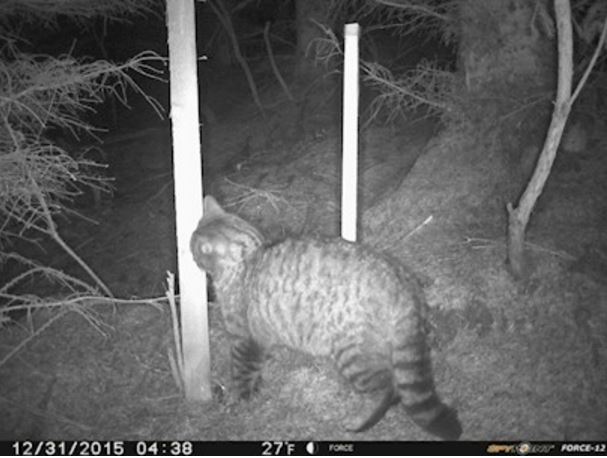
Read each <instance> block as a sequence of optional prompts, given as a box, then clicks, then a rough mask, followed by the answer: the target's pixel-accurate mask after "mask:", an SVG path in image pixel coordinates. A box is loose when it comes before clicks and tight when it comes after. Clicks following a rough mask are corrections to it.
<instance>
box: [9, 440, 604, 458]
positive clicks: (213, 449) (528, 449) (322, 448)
mask: <svg viewBox="0 0 607 458" xmlns="http://www.w3.org/2000/svg"><path fill="white" fill-rule="evenodd" d="M0 454H1V455H5V456H208V455H216V456H217V455H219V456H227V455H245V456H252V455H253V456H314V455H318V456H333V455H342V456H343V455H351V456H361V455H367V456H368V455H375V456H397V455H399V456H404V455H494V456H499V455H519V456H520V455H599V456H600V455H607V441H606V442H526V441H520V442H501V441H495V442H471V441H468V442H466V441H457V442H397V441H387V442H372V441H364V442H363V441H360V442H348V441H344V442H340V441H225V442H221V441H220V442H215V441H213V442H210V441H208V442H207V441H27V440H25V441H3V442H0Z"/></svg>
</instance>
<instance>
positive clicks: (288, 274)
mask: <svg viewBox="0 0 607 458" xmlns="http://www.w3.org/2000/svg"><path fill="white" fill-rule="evenodd" d="M190 248H191V250H192V254H193V256H194V259H195V260H196V262H197V264H198V266H199V267H200V268H201V269H203V270H205V271H207V272H208V273H209V274H210V275H211V277H212V278H213V282H214V285H215V289H216V292H217V297H218V299H219V301H220V303H221V308H222V313H223V316H224V321H225V325H226V329H227V331H228V333H229V334H230V335H231V337H232V353H231V354H232V376H233V380H234V385H235V387H236V390H237V391H238V393H239V394H240V395H241V396H242V397H248V396H250V394H251V393H252V392H253V391H255V389H256V387H257V385H258V383H259V379H260V378H259V374H260V371H261V367H262V365H263V361H264V359H265V355H266V352H267V351H268V350H269V349H270V348H271V347H273V346H277V345H279V346H286V347H290V348H293V349H297V350H300V351H303V352H306V353H308V354H311V355H315V356H329V357H331V358H332V359H333V360H334V361H335V364H336V366H337V369H338V370H339V372H340V373H341V374H342V375H343V376H344V377H345V378H346V379H347V380H349V381H350V382H351V383H352V385H353V386H354V388H355V389H356V390H357V391H360V392H364V393H379V394H381V398H382V399H381V402H380V403H379V404H378V405H377V407H376V408H375V410H374V411H373V412H371V413H370V414H368V415H367V416H366V420H364V421H362V422H361V423H360V424H359V425H357V426H355V427H354V428H351V429H352V430H354V431H362V430H364V429H367V428H370V427H371V426H373V425H374V424H375V423H376V422H377V421H379V420H380V419H381V418H382V417H383V415H384V414H385V412H386V411H387V410H388V409H389V408H390V407H391V406H392V405H393V404H395V403H397V402H398V401H400V402H401V403H402V404H403V406H404V408H405V410H406V412H407V413H408V414H409V416H410V417H411V418H412V419H413V420H414V421H415V422H416V423H417V424H418V425H420V426H421V427H422V428H424V429H426V430H427V431H429V432H431V433H433V434H435V435H437V436H439V437H441V438H443V439H457V438H459V436H460V434H461V426H460V423H459V421H458V418H457V414H456V412H455V410H453V409H451V408H449V407H447V406H446V405H445V404H443V403H442V402H441V400H440V399H439V397H438V395H437V393H436V390H435V387H434V380H433V375H432V366H431V360H430V351H429V348H428V346H427V343H426V326H425V307H426V302H425V299H424V295H423V291H422V288H421V286H420V284H419V282H418V280H417V279H416V278H415V276H414V275H413V274H412V273H411V272H410V271H409V270H408V269H406V268H405V267H404V266H402V265H401V264H400V263H398V262H397V261H395V260H394V259H392V258H391V257H389V256H386V255H382V254H378V253H376V252H374V251H372V250H371V249H369V248H367V247H365V246H363V245H359V244H353V243H349V242H346V241H344V240H340V239H338V240H324V241H323V240H316V239H304V240H298V239H287V240H284V241H282V242H279V243H275V244H265V242H264V239H263V237H262V235H261V234H260V233H259V232H258V231H257V230H256V229H255V228H253V226H251V225H250V224H248V223H247V222H246V221H244V220H242V219H241V218H239V217H237V216H236V215H233V214H230V213H227V212H225V211H224V210H223V209H222V208H221V207H220V206H219V204H217V202H216V201H215V200H214V199H213V198H212V197H207V198H205V216H204V217H203V218H202V220H201V221H200V223H199V225H198V228H197V229H196V231H195V232H194V234H193V235H192V239H191V245H190Z"/></svg>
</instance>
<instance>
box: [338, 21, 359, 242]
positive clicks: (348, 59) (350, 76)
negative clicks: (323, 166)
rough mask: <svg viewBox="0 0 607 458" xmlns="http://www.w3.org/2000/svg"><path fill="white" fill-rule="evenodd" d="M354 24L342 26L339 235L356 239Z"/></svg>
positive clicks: (356, 80)
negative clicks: (342, 81)
mask: <svg viewBox="0 0 607 458" xmlns="http://www.w3.org/2000/svg"><path fill="white" fill-rule="evenodd" d="M359 33H360V28H359V26H358V24H346V25H345V30H344V36H345V44H344V47H345V52H344V102H343V114H342V115H343V134H342V135H343V145H342V155H343V156H342V161H343V162H342V170H341V184H342V185H341V236H342V238H344V239H346V240H349V241H351V242H355V241H356V223H357V221H356V216H357V193H358V37H359Z"/></svg>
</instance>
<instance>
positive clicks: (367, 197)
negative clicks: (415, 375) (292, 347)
mask: <svg viewBox="0 0 607 458" xmlns="http://www.w3.org/2000/svg"><path fill="white" fill-rule="evenodd" d="M165 7H166V5H165V3H164V1H160V0H126V1H119V0H107V1H96V2H93V1H85V0H73V1H70V0H48V1H45V2H40V1H34V0H5V1H2V2H1V3H0V29H1V33H0V40H1V43H2V46H1V61H0V66H1V71H0V83H1V84H0V94H1V97H0V119H1V121H2V122H1V123H0V380H1V383H0V411H1V412H2V414H1V415H0V439H5V440H8V439H13V440H14V439H21V440H23V439H142V440H144V439H147V440H154V439H189V440H239V439H248V440H259V439H290V440H309V439H315V440H329V439H333V440H335V439H341V440H397V441H406V440H429V439H434V438H433V437H431V436H430V435H428V434H427V433H425V432H424V431H422V430H421V429H420V428H419V427H417V426H416V425H415V424H413V423H412V422H411V421H410V420H409V419H408V417H407V415H406V414H405V412H404V411H403V409H402V408H400V407H398V406H397V407H394V408H392V409H391V410H390V411H389V412H388V414H387V415H386V417H385V418H384V419H382V420H381V421H380V422H379V423H378V424H377V425H376V426H375V427H373V428H372V429H370V430H369V431H366V432H364V433H359V434H355V433H350V432H347V431H345V430H344V429H343V428H342V426H341V421H340V420H341V418H343V417H344V416H347V415H348V412H349V411H350V409H351V408H352V406H353V405H355V404H356V402H357V401H356V399H357V396H358V395H355V394H353V392H352V391H351V390H350V389H349V387H348V386H347V385H346V384H345V383H344V382H343V381H342V380H341V379H340V378H339V376H338V375H337V373H336V372H335V370H334V369H333V368H332V366H331V365H330V364H329V363H328V362H325V361H320V360H312V359H311V358H309V357H306V356H303V355H300V354H297V353H294V352H292V351H287V350H283V349H278V350H277V351H276V352H275V353H274V354H273V357H272V359H270V360H269V361H268V362H267V364H266V367H265V369H264V374H263V377H264V381H263V385H262V386H261V389H260V392H259V394H258V395H256V396H255V397H253V398H252V399H250V400H248V401H241V400H237V399H234V398H233V397H232V396H231V394H230V393H229V389H228V388H229V385H230V374H229V365H228V362H229V355H228V348H227V337H226V335H225V332H224V330H223V323H222V320H221V316H220V312H219V305H218V304H216V303H215V302H214V301H213V294H212V291H211V302H210V304H209V319H210V336H211V357H212V361H211V362H212V367H211V369H212V384H213V392H214V396H213V400H212V401H211V402H210V403H206V404H196V403H189V402H188V401H187V400H186V399H185V398H184V395H183V393H182V391H181V389H180V386H179V383H178V382H177V381H176V379H175V377H174V370H173V369H172V365H171V361H172V358H173V357H172V356H171V355H172V354H173V347H174V337H173V330H172V325H171V314H170V311H169V307H168V304H167V300H166V297H165V290H166V288H167V286H166V272H167V270H168V271H172V272H175V271H176V246H175V213H174V202H173V200H174V197H173V175H172V165H173V158H172V152H171V145H172V143H171V131H170V117H169V113H170V101H169V74H168V65H167V61H166V58H167V57H168V50H167V31H166V25H165ZM606 16H607V3H605V2H603V1H602V0H572V2H571V18H572V22H573V49H574V59H573V87H574V88H575V87H576V85H577V83H578V82H579V81H580V79H581V78H582V75H583V74H584V72H585V70H586V68H587V66H588V65H589V63H590V62H591V60H592V56H593V53H594V51H595V48H596V47H597V44H598V43H599V38H600V34H601V30H602V28H603V24H604V22H605V18H606ZM349 22H358V23H359V24H360V25H361V42H360V49H361V64H360V72H361V92H360V121H359V123H360V132H359V152H360V159H359V161H360V162H359V185H360V186H359V196H360V197H359V216H360V223H359V230H360V235H359V237H360V239H361V241H362V242H364V243H365V244H368V245H370V246H372V247H374V248H376V249H377V250H380V251H386V252H389V253H390V254H391V255H392V256H394V257H396V258H398V259H399V260H401V261H402V262H404V263H406V264H408V265H409V266H411V267H412V268H413V269H414V270H415V271H416V272H417V273H418V274H419V275H420V276H421V277H422V279H423V283H424V288H425V293H426V295H427V299H428V303H429V309H430V310H429V323H430V327H431V329H430V343H431V347H432V357H433V366H434V372H435V379H436V383H437V388H438V392H439V393H440V395H441V397H442V398H443V399H444V400H445V402H447V403H448V404H450V405H452V406H454V407H455V408H456V409H457V411H458V412H459V418H460V420H461V423H462V426H463V430H464V432H463V435H462V439H465V440H490V439H492V440H497V439H501V440H521V439H524V440H591V439H594V440H605V439H607V390H606V389H605V387H607V366H606V365H607V203H606V200H605V196H606V191H607V134H606V129H605V122H606V121H605V120H606V118H605V114H606V103H607V84H606V83H607V73H606V71H607V64H606V63H605V58H604V56H605V55H606V54H605V52H604V51H605V48H604V46H603V50H602V53H601V54H599V56H598V59H596V62H595V65H594V67H593V69H592V71H591V73H590V74H589V77H588V78H587V80H585V84H584V85H583V88H582V90H581V92H580V94H579V97H578V98H577V99H576V101H575V103H574V105H573V107H572V110H571V113H570V114H569V118H568V121H567V125H566V128H565V131H564V134H563V137H562V140H561V142H560V146H559V148H558V152H557V155H556V160H555V162H554V164H553V166H552V168H551V171H550V176H549V178H548V181H547V183H546V186H545V188H544V190H543V192H542V194H541V196H540V198H539V200H538V201H537V203H536V205H535V207H534V209H533V212H532V214H531V219H530V222H529V226H528V227H527V232H526V239H525V240H526V245H525V258H524V262H525V264H524V271H523V273H522V275H521V274H520V273H519V275H513V272H512V271H511V269H510V267H509V263H508V262H507V259H508V238H507V233H508V212H507V211H506V205H507V204H508V203H509V202H512V204H513V205H515V204H516V203H517V202H518V199H519V197H520V196H521V194H522V192H523V191H524V189H525V186H526V185H527V183H528V182H529V180H530V178H531V176H532V174H533V170H534V168H535V165H536V161H537V159H538V156H539V154H540V151H541V150H542V146H543V143H544V140H545V138H546V133H547V130H548V126H549V123H550V119H551V115H552V109H553V107H554V100H555V93H556V84H557V75H558V72H557V45H556V42H557V30H556V23H555V11H554V7H553V2H552V1H548V0H537V1H536V0H445V1H440V0H350V1H348V0H312V1H306V0H274V1H271V0H207V1H206V2H196V25H197V30H196V32H197V47H198V55H199V57H200V59H199V64H198V77H199V91H200V119H201V137H202V141H201V143H202V144H201V154H202V162H203V183H204V185H203V186H204V190H205V194H210V195H213V196H214V197H215V198H216V199H217V200H218V201H219V202H220V203H221V204H222V205H223V206H224V207H225V208H226V209H228V210H229V211H232V212H234V213H237V214H238V215H240V216H242V217H243V218H245V219H246V220H248V221H251V222H252V223H254V224H256V225H257V226H258V227H259V228H261V229H262V230H263V232H264V233H265V234H266V235H267V236H268V238H270V239H272V240H277V239H281V238H285V237H298V236H303V235H305V236H319V237H332V236H339V223H340V221H339V215H340V211H339V208H340V194H339V193H340V184H341V178H340V164H341V143H342V140H341V138H342V134H341V122H342V114H341V110H342V95H341V91H342V66H343V54H342V52H343V26H344V24H345V23H349ZM203 56H206V58H203ZM247 73H248V76H247ZM430 216H431V217H432V218H431V219H430V218H429V217H430ZM110 297H113V298H115V300H109V299H108V298H110Z"/></svg>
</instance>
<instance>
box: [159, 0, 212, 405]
mask: <svg viewBox="0 0 607 458" xmlns="http://www.w3.org/2000/svg"><path fill="white" fill-rule="evenodd" d="M194 18H195V12H194V0H170V1H167V28H168V37H169V71H170V79H171V126H172V133H173V174H174V181H175V218H176V228H177V266H178V269H179V291H180V298H181V300H180V322H181V337H182V340H181V342H182V344H181V346H182V350H183V369H184V373H183V374H182V375H183V378H184V380H183V382H184V387H185V394H186V398H187V399H189V400H193V401H208V400H210V399H211V377H210V353H209V329H208V317H207V289H206V276H205V275H204V273H203V272H201V271H200V269H198V267H197V266H196V264H195V262H194V259H193V258H192V255H191V253H190V248H189V247H190V237H191V235H192V232H194V229H195V228H196V225H197V223H198V219H199V218H200V215H201V214H202V167H201V160H200V132H199V119H198V81H197V59H196V23H195V20H194ZM167 154H168V151H167Z"/></svg>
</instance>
